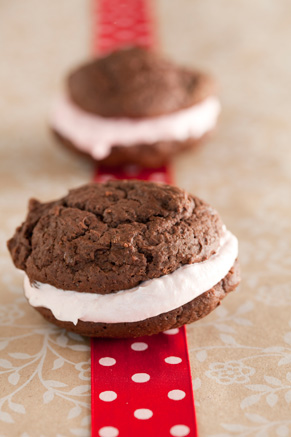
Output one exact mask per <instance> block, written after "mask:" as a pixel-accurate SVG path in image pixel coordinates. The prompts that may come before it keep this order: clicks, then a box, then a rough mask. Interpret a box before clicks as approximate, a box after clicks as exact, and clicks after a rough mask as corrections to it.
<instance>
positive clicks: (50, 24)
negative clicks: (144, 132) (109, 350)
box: [0, 0, 291, 437]
mask: <svg viewBox="0 0 291 437" xmlns="http://www.w3.org/2000/svg"><path fill="white" fill-rule="evenodd" d="M155 7H156V9H157V23H158V26H159V30H160V39H161V48H162V50H163V51H164V52H165V53H166V54H168V55H170V56H171V57H173V58H174V59H176V60H177V61H180V62H182V63H186V64H188V65H193V66H197V65H198V66H199V67H201V68H204V69H206V70H208V71H211V72H213V74H215V75H216V76H217V78H218V80H219V82H220V89H221V98H222V104H223V112H222V116H221V119H220V123H219V126H218V128H217V130H216V132H215V135H214V136H213V137H212V138H211V139H210V141H209V143H208V144H206V145H205V146H204V147H202V148H201V149H199V150H197V151H196V152H193V153H188V154H185V155H184V156H181V157H179V158H178V159H176V161H175V163H174V172H175V177H176V181H177V184H178V185H180V186H182V187H184V188H186V189H187V190H188V191H191V192H193V193H195V194H197V195H199V196H200V197H202V198H204V199H206V200H207V201H209V202H210V203H211V204H212V205H213V206H214V207H216V208H217V209H218V210H219V212H220V213H221V215H222V217H223V219H224V221H225V223H226V224H227V226H228V228H229V229H231V230H232V231H233V232H234V233H235V234H236V235H237V236H238V237H239V240H240V262H241V267H242V277H243V280H242V283H241V285H240V287H239V290H238V291H237V292H235V293H232V295H230V296H229V297H228V298H227V299H226V300H225V301H224V302H223V305H222V306H221V307H219V308H218V309H217V310H216V311H215V312H213V313H212V314H211V315H210V316H208V317H207V318H205V319H204V320H201V321H200V322H198V323H196V324H193V325H191V326H189V327H188V339H189V352H190V359H191V366H192V373H193V384H194V392H195V402H196V408H197V417H198V423H199V430H200V436H201V437H204V436H209V437H229V436H255V437H266V436H279V437H287V436H290V435H291V285H290V284H291V275H290V267H291V266H290V264H291V259H290V246H291V232H290V231H291V229H290V197H291V196H290V194H291V193H290V187H291V184H290V179H291V176H290V173H291V172H290V163H291V155H290V151H291V148H290V136H291V127H290V99H289V101H288V100H287V95H288V92H287V91H288V89H289V88H288V86H289V83H290V75H291V59H290V56H289V51H288V44H286V42H287V41H290V38H291V30H290V29H291V27H290V16H291V5H290V2H288V0H282V1H281V2H276V1H272V0H270V1H268V2H262V1H261V0H254V1H252V2H245V1H243V0H237V1H236V2H228V1H227V0H217V1H215V2H214V1H212V0H204V1H202V0H198V1H196V2H189V1H187V0H182V1H180V2H175V3H171V5H170V4H169V2H167V1H166V0H159V1H158V2H157V3H156V6H155ZM0 8H1V13H0V20H1V23H0V33H1V40H3V41H6V44H5V46H4V49H3V51H2V58H4V62H2V66H1V71H0V94H1V96H2V99H1V101H0V105H1V106H2V108H1V122H0V132H1V148H0V153H1V160H0V166H1V171H0V181H1V193H0V204H1V218H0V222H1V231H0V238H1V247H0V281H1V291H0V387H1V391H0V436H1V437H14V436H17V437H18V436H21V437H34V436H42V437H50V436H57V437H61V436H62V437H67V436H89V435H90V348H89V342H88V340H86V339H84V338H82V337H80V336H77V335H75V334H70V333H67V332H65V331H63V330H60V329H58V328H55V327H54V326H52V325H50V324H48V323H46V322H45V321H44V320H43V319H42V318H41V317H40V315H39V314H38V313H37V312H35V311H34V310H33V309H31V308H30V307H29V306H28V305H27V303H26V301H25V299H24V297H23V295H22V275H21V274H20V273H18V272H17V271H16V270H15V268H14V267H13V266H12V263H11V261H10V258H9V255H8V253H7V250H6V247H5V242H6V240H7V238H9V237H10V236H11V235H12V233H13V230H14V229H15V227H16V226H17V225H18V224H19V223H20V222H21V220H22V219H23V217H24V214H25V211H26V205H27V200H28V198H29V197H36V198H40V199H43V200H49V199H52V198H54V197H57V196H60V195H63V194H64V193H65V192H66V190H67V189H68V188H69V187H73V186H77V185H79V184H81V183H84V182H86V181H87V180H89V179H90V178H91V175H92V172H93V168H92V166H91V164H88V163H87V162H86V161H85V160H81V159H80V158H79V159H76V157H75V156H73V155H71V154H69V153H68V152H67V151H65V150H63V149H62V148H61V147H59V146H58V145H57V143H56V141H55V140H54V139H53V138H52V136H51V135H50V132H49V130H48V128H47V117H48V115H47V114H48V113H49V104H50V102H51V100H52V98H53V95H54V93H55V92H56V90H57V89H58V88H59V87H60V86H61V78H62V77H63V76H64V74H65V73H66V72H67V71H68V70H69V69H70V68H71V67H72V66H74V65H76V64H77V63H78V62H80V61H81V60H83V59H84V58H86V57H88V56H89V49H90V32H91V29H90V26H88V23H90V20H91V18H90V16H89V10H90V9H89V1H88V2H79V1H77V0H70V1H69V0H65V1H63V2H49V1H46V2H37V1H36V0H27V1H26V2H20V1H15V2H3V3H2V4H1V6H0ZM86 8H87V9H86ZM44 24H46V25H44ZM170 29H175V32H172V31H170ZM2 67H3V68H2Z"/></svg>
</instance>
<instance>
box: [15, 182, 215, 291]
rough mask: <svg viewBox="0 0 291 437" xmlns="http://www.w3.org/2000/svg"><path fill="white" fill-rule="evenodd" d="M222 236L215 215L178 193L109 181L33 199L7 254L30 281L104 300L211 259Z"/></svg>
mask: <svg viewBox="0 0 291 437" xmlns="http://www.w3.org/2000/svg"><path fill="white" fill-rule="evenodd" d="M221 235H222V222H221V220H220V218H219V216H218V214H217V213H216V211H215V210H213V209H212V208H211V207H210V206H209V205H208V204H206V203H205V202H203V201H202V200H200V199H198V198H196V197H194V196H191V195H188V194H187V193H186V192H185V191H183V190H181V189H179V188H176V187H172V186H168V185H163V184H157V183H152V182H142V181H109V182H106V183H104V184H98V183H92V184H88V185H85V186H83V187H80V188H77V189H74V190H71V191H70V192H69V194H68V195H67V196H65V197H63V198H62V199H59V200H57V201H54V202H49V203H40V202H39V201H37V200H31V201H30V205H29V212H28V215H27V218H26V220H25V222H24V223H23V224H22V225H21V226H20V227H19V228H17V230H16V233H15V235H14V237H13V238H12V239H11V240H9V242H8V247H9V250H10V252H11V255H12V258H13V261H14V263H15V265H16V267H18V268H20V269H22V270H25V271H26V273H27V275H28V277H29V279H30V281H31V282H34V281H39V282H42V283H47V284H50V285H53V286H55V287H57V288H60V289H64V290H75V291H79V292H88V293H100V294H106V293H111V292H116V291H119V290H123V289H128V288H132V287H135V286H137V285H138V284H139V283H140V282H142V281H145V280H148V279H152V278H157V277H160V276H162V275H165V274H168V273H171V272H173V271H174V270H176V269H177V268H179V267H181V266H182V265H184V264H191V263H194V262H201V261H204V260H206V259H208V258H209V257H210V256H211V255H212V254H213V253H215V251H216V250H217V248H218V246H219V243H220V237H221Z"/></svg>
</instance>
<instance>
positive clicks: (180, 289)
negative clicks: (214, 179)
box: [24, 231, 238, 325]
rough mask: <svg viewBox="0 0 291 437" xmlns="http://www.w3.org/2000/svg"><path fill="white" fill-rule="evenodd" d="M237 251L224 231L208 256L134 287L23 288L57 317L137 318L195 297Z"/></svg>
mask: <svg viewBox="0 0 291 437" xmlns="http://www.w3.org/2000/svg"><path fill="white" fill-rule="evenodd" d="M237 255H238V241H237V238H236V237H235V236H234V235H233V234H231V233H230V232H229V231H226V232H225V234H224V236H223V238H222V239H221V245H220V247H219V250H218V251H217V252H216V253H215V254H214V255H212V256H211V257H210V258H209V259H208V260H206V261H203V262H200V263H194V264H187V265H185V266H183V267H180V268H179V269H177V270H175V271H174V272H173V273H170V274H168V275H164V276H161V277H159V278H155V279H151V280H149V281H145V282H143V283H141V284H140V285H139V286H137V287H135V288H131V289H128V290H121V291H118V292H117V293H112V294H105V295H101V294H95V293H80V292H76V291H68V290H61V289H58V288H55V287H53V286H52V285H49V284H43V283H39V282H38V283H35V284H33V285H32V284H30V281H29V278H28V276H27V275H25V278H24V292H25V296H26V298H27V299H28V301H29V303H30V304H31V305H32V306H34V307H45V308H48V309H50V310H51V312H52V313H53V315H54V316H55V318H56V319H58V320H61V321H65V322H73V323H74V324H75V325H76V324H77V322H78V320H83V321H84V322H103V323H122V322H138V321H141V320H145V319H148V318H150V317H155V316H158V315H159V314H163V313H166V312H169V311H172V310H174V309H176V308H179V307H180V306H182V305H185V304H186V303H188V302H190V301H191V300H193V299H195V298H196V297H197V296H199V295H201V294H203V293H204V292H205V291H207V290H209V289H211V288H212V287H213V286H214V285H216V284H217V283H218V282H219V281H221V279H223V278H224V277H225V276H226V275H227V273H228V272H229V270H230V269H231V267H232V266H233V264H234V261H235V259H236V258H237Z"/></svg>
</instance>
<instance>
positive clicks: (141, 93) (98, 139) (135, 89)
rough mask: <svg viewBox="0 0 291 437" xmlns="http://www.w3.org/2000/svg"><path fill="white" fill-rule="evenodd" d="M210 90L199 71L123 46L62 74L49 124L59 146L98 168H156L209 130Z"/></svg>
mask: <svg viewBox="0 0 291 437" xmlns="http://www.w3.org/2000/svg"><path fill="white" fill-rule="evenodd" d="M215 88H216V86H215V83H214V81H213V79H212V78H211V77H210V76H208V75H206V74H203V73H201V72H198V71H193V70H190V69H186V68H182V67H178V66H176V65H175V64H173V63H171V62H169V61H167V60H164V59H162V58H161V57H160V56H158V55H157V54H156V53H154V52H151V51H148V50H145V49H142V48H130V49H123V50H119V51H116V52H113V53H111V54H110V55H107V56H105V57H103V58H98V59H95V60H93V61H91V62H89V63H87V64H85V65H83V66H81V67H80V68H78V69H77V70H75V71H73V72H72V73H71V74H70V75H69V76H68V78H67V82H66V90H65V91H64V92H63V94H62V95H60V96H59V97H58V99H56V101H55V104H54V107H53V110H52V114H51V127H52V129H53V131H54V132H55V133H56V135H57V136H58V138H60V139H61V141H62V142H63V144H65V145H67V146H69V147H70V148H73V149H75V150H77V151H79V152H82V153H85V154H87V155H90V156H91V157H92V158H93V159H94V160H96V161H98V162H100V163H102V164H104V165H110V166H116V165H123V164H128V163H131V164H139V165H143V166H147V167H158V166H160V165H162V164H164V163H166V162H167V161H168V160H169V159H171V157H172V156H174V155H176V154H177V153H179V152H181V151H183V150H185V149H189V148H192V147H194V146H195V145H197V144H198V143H199V142H200V141H201V140H202V138H204V137H205V136H206V134H207V133H208V132H209V131H211V130H212V129H213V128H214V127H215V125H216V121H217V118H218V115H219V112H220V104H219V101H218V98H217V96H216V89H215Z"/></svg>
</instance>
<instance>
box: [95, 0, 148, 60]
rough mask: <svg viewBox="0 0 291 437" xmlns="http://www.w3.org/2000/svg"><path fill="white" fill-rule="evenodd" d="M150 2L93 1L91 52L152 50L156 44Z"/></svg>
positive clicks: (130, 0) (124, 0) (146, 0)
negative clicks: (130, 48)
mask: <svg viewBox="0 0 291 437" xmlns="http://www.w3.org/2000/svg"><path fill="white" fill-rule="evenodd" d="M150 1H152V0H95V1H94V2H93V5H94V9H93V13H94V24H95V23H96V26H95V25H94V29H93V33H94V39H93V49H94V51H95V52H97V53H103V54H104V53H107V52H110V51H112V50H114V49H117V48H119V47H124V46H130V45H138V46H141V47H152V46H153V45H154V44H155V43H156V41H155V39H154V29H153V26H152V23H153V17H152V16H151V14H150V7H149V3H150Z"/></svg>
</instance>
